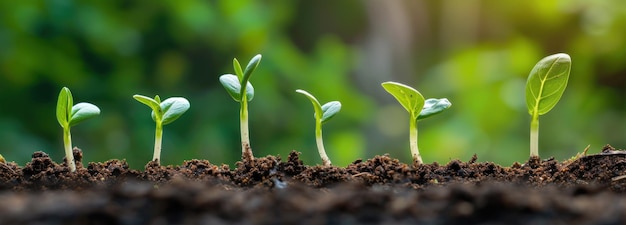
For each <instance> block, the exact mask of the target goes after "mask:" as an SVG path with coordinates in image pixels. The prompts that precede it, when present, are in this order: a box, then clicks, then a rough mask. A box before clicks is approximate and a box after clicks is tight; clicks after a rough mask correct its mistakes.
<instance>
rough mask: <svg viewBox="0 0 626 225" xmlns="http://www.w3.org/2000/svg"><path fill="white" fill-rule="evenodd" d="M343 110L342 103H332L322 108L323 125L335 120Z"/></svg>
mask: <svg viewBox="0 0 626 225" xmlns="http://www.w3.org/2000/svg"><path fill="white" fill-rule="evenodd" d="M340 110H341V102H339V101H332V102H328V103H326V104H324V105H323V106H322V112H323V113H322V123H324V122H326V121H328V120H330V118H333V116H335V115H336V114H337V113H338V112H339V111H340Z"/></svg>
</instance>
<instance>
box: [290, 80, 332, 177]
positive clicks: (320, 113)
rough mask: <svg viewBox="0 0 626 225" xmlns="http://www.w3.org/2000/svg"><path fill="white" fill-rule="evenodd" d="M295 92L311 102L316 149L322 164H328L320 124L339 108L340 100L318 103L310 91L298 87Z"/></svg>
mask: <svg viewBox="0 0 626 225" xmlns="http://www.w3.org/2000/svg"><path fill="white" fill-rule="evenodd" d="M296 92H297V93H300V94H303V95H304V96H306V97H307V98H308V99H309V100H311V104H313V110H314V111H315V114H314V116H315V140H316V143H317V151H318V152H319V154H320V157H322V164H323V165H324V166H330V165H331V162H330V159H328V155H326V150H325V149H324V141H323V139H322V124H324V123H325V122H326V121H328V120H330V119H331V118H333V116H335V115H336V114H337V113H338V112H339V111H340V110H341V102H339V101H331V102H328V103H326V104H324V105H320V102H319V101H317V99H316V98H315V97H314V96H313V95H312V94H310V93H308V92H306V91H305V90H301V89H298V90H296Z"/></svg>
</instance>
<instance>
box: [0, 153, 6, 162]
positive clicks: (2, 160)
mask: <svg viewBox="0 0 626 225" xmlns="http://www.w3.org/2000/svg"><path fill="white" fill-rule="evenodd" d="M6 162H7V161H6V160H5V159H4V157H2V154H0V163H6Z"/></svg>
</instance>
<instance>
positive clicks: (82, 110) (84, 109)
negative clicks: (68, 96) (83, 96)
mask: <svg viewBox="0 0 626 225" xmlns="http://www.w3.org/2000/svg"><path fill="white" fill-rule="evenodd" d="M97 115H100V109H99V108H98V107H97V106H95V105H94V104H91V103H86V102H81V103H78V104H76V105H74V107H72V116H71V119H70V126H74V125H76V124H78V123H80V122H82V121H83V120H86V119H89V118H92V117H94V116H97Z"/></svg>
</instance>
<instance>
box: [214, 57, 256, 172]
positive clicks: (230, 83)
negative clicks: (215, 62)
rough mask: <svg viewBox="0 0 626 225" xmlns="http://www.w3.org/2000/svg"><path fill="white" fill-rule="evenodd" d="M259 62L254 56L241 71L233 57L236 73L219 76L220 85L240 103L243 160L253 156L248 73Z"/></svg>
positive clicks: (250, 87) (250, 95)
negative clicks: (249, 127) (249, 129)
mask: <svg viewBox="0 0 626 225" xmlns="http://www.w3.org/2000/svg"><path fill="white" fill-rule="evenodd" d="M260 62H261V55H260V54H259V55H256V56H254V57H253V58H252V59H251V60H250V62H248V65H247V66H246V70H245V71H243V72H242V70H241V65H239V61H237V59H233V67H234V69H235V74H236V75H232V74H224V75H222V76H220V78H219V80H220V83H222V86H224V88H225V89H226V91H227V92H228V94H229V95H230V97H232V98H233V99H234V100H235V101H236V102H239V103H240V104H241V109H240V111H239V121H240V126H241V157H242V159H244V160H252V159H253V158H254V156H253V155H252V148H251V147H250V135H249V132H248V102H249V101H251V100H252V98H254V88H253V87H252V84H250V82H248V80H250V75H252V72H254V70H255V69H256V67H257V66H258V65H259V63H260Z"/></svg>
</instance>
